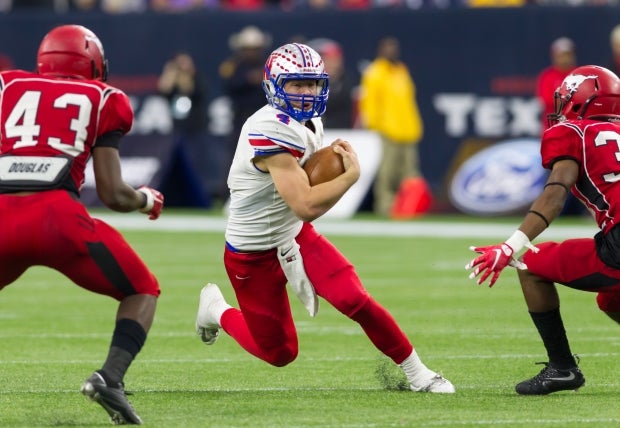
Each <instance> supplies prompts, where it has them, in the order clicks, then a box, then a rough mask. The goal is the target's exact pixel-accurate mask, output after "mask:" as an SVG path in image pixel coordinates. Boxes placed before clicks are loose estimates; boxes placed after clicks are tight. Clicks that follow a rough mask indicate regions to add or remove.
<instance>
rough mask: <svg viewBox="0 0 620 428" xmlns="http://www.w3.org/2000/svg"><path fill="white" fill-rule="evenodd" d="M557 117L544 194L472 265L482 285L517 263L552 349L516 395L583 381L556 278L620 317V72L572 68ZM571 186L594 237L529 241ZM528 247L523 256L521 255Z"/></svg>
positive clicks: (544, 147) (545, 151)
mask: <svg viewBox="0 0 620 428" xmlns="http://www.w3.org/2000/svg"><path fill="white" fill-rule="evenodd" d="M549 119H550V122H551V123H552V124H553V126H552V127H551V128H549V129H548V130H546V131H545V133H544V134H543V137H542V143H541V154H542V163H543V166H544V167H545V168H548V169H550V170H551V173H550V175H549V178H548V181H547V184H546V185H545V188H544V191H543V192H542V194H541V195H540V196H539V197H538V198H537V199H536V201H534V203H533V204H532V207H531V209H530V211H528V213H527V215H526V216H525V218H524V220H523V222H522V223H521V225H520V226H519V228H518V230H517V231H516V232H515V233H514V234H513V235H512V236H511V237H510V238H509V239H508V240H506V241H505V242H504V243H502V244H498V245H491V246H486V247H472V248H471V249H472V250H473V251H475V252H477V253H479V254H480V255H479V256H478V257H476V258H475V259H473V260H472V261H471V262H470V263H469V264H468V265H467V266H466V268H467V269H473V271H472V272H471V274H470V278H472V279H473V278H475V277H477V276H478V275H480V277H479V279H478V284H482V283H483V282H484V281H485V280H486V279H487V278H488V277H489V276H491V275H492V276H491V279H490V282H489V286H490V287H491V286H493V284H494V283H495V281H496V280H497V278H498V277H499V274H500V273H501V271H502V269H504V268H505V267H506V266H513V267H516V268H517V269H518V274H519V281H520V282H521V288H522V290H523V294H524V296H525V301H526V303H527V307H528V310H529V313H530V315H531V317H532V320H533V321H534V324H535V325H536V328H537V330H538V332H539V334H540V336H541V338H542V341H543V344H544V346H545V348H546V350H547V355H548V357H549V363H547V364H546V366H545V368H544V369H543V370H542V371H541V372H540V373H539V374H538V375H536V376H534V377H533V378H531V379H528V380H525V381H523V382H521V383H519V384H517V386H516V391H517V392H518V393H519V394H525V395H543V394H549V393H552V392H556V391H561V390H567V389H577V388H579V387H581V386H582V385H583V384H584V383H585V378H584V376H583V374H582V373H581V370H580V369H579V368H578V367H577V362H576V361H575V357H574V356H573V354H572V353H571V350H570V346H569V343H568V339H567V337H566V332H565V330H564V324H563V322H562V318H561V316H560V300H559V296H558V292H557V290H556V287H555V283H558V284H562V285H565V286H568V287H571V288H574V289H577V290H583V291H591V292H595V293H597V296H596V301H597V303H598V306H599V308H600V310H602V311H603V312H604V313H605V314H606V315H607V316H609V318H611V319H612V320H614V321H616V322H618V323H620V227H617V226H618V221H619V220H620V79H619V78H618V77H617V76H616V75H615V74H614V73H612V72H611V71H609V70H607V69H605V68H602V67H598V66H593V65H590V66H583V67H578V68H577V69H575V70H574V71H573V72H572V73H571V74H569V75H568V76H567V77H566V78H565V79H564V81H563V82H562V85H561V86H560V87H559V88H558V89H557V90H556V91H555V113H554V114H551V115H550V116H549ZM569 192H572V193H573V194H574V195H575V196H576V197H577V198H578V199H579V200H580V201H581V202H582V203H583V204H584V205H585V206H586V207H587V208H588V209H589V210H590V211H591V212H592V213H593V215H594V218H595V219H596V222H597V224H598V226H599V228H600V231H599V232H598V233H597V234H596V235H595V236H594V237H593V238H583V239H569V240H566V241H564V242H561V243H557V242H544V243H541V244H537V245H536V246H533V245H532V244H531V243H530V241H531V240H532V239H534V238H536V237H537V236H538V235H540V233H542V232H543V231H544V230H545V228H547V227H548V226H549V224H550V223H551V222H552V221H553V220H554V219H555V218H556V217H557V216H558V214H559V213H560V212H561V210H562V208H563V205H564V202H565V201H566V198H567V196H568V193H569ZM523 248H528V249H529V250H528V251H526V252H525V254H523V257H521V258H520V259H517V258H516V254H517V253H518V252H519V251H521V250H522V249H523Z"/></svg>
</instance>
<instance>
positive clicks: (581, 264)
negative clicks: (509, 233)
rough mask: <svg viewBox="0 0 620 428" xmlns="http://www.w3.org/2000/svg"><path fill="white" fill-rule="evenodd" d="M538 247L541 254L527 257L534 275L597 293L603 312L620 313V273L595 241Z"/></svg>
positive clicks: (588, 239)
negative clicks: (604, 258) (606, 260)
mask: <svg viewBox="0 0 620 428" xmlns="http://www.w3.org/2000/svg"><path fill="white" fill-rule="evenodd" d="M536 247H538V248H539V250H540V251H539V252H538V253H533V252H532V251H528V252H526V253H525V254H524V255H523V262H524V263H525V264H526V265H527V268H528V270H529V271H530V272H532V273H533V274H535V275H537V276H539V277H541V278H543V279H546V280H549V281H552V282H556V283H558V284H564V285H566V286H568V287H571V288H574V289H577V290H583V291H591V292H597V293H598V294H597V296H596V301H597V303H598V306H599V308H600V309H601V310H603V311H608V312H620V270H618V269H614V268H612V267H609V266H607V265H606V264H605V263H603V262H602V261H601V259H600V258H599V257H598V255H597V253H596V247H595V244H594V239H593V238H582V239H568V240H566V241H564V242H561V243H557V242H543V243H541V244H536Z"/></svg>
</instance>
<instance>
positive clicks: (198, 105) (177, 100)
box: [157, 51, 209, 205]
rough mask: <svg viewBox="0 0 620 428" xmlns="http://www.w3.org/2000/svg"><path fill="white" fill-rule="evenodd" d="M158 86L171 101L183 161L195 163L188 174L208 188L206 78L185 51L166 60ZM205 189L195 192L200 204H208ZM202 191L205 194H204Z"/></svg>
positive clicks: (190, 164) (175, 134) (175, 130)
mask: <svg viewBox="0 0 620 428" xmlns="http://www.w3.org/2000/svg"><path fill="white" fill-rule="evenodd" d="M157 86H158V90H159V93H160V94H161V95H163V96H164V97H166V99H168V101H169V104H170V112H171V115H172V120H173V132H174V135H173V138H174V139H175V142H176V143H177V144H178V146H177V148H178V149H179V150H180V153H181V154H183V156H182V157H181V160H183V161H184V162H187V163H188V164H189V166H191V170H190V169H189V168H188V169H187V170H186V172H185V173H186V175H187V176H188V177H194V178H196V180H195V182H196V185H197V184H198V181H199V180H201V181H202V182H203V183H202V186H201V187H203V188H206V185H205V181H206V179H207V178H206V177H205V176H203V175H204V174H202V172H203V171H204V165H206V164H207V160H208V158H207V156H208V155H209V153H208V146H207V143H208V139H207V89H208V88H207V84H206V80H205V78H204V77H203V76H202V74H201V73H200V72H199V71H198V69H197V68H196V65H195V63H194V59H193V58H192V56H191V55H190V54H189V53H188V52H184V51H181V52H178V53H176V54H175V55H174V56H173V57H172V58H171V59H170V60H169V61H167V62H166V64H165V65H164V67H163V70H162V73H161V74H160V76H159V80H158V84H157ZM199 174H200V175H201V176H199ZM202 190H203V189H200V190H198V189H196V191H194V192H193V193H194V195H192V198H195V200H196V201H197V202H196V204H197V205H205V204H207V202H206V201H207V200H208V195H206V194H202ZM198 193H201V194H200V196H198ZM173 203H174V202H173Z"/></svg>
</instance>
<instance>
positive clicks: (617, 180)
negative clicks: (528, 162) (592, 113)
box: [541, 120, 620, 232]
mask: <svg viewBox="0 0 620 428" xmlns="http://www.w3.org/2000/svg"><path fill="white" fill-rule="evenodd" d="M541 155H542V164H543V167H545V168H549V169H551V167H552V166H553V163H554V162H556V161H559V160H562V159H574V160H575V161H577V163H578V164H579V166H580V172H579V178H578V180H577V183H576V184H575V185H574V186H573V188H572V189H571V190H572V193H573V194H574V195H575V196H576V197H577V198H579V200H581V201H582V202H583V203H584V204H585V205H586V206H587V207H588V208H590V209H591V210H592V211H593V212H594V214H595V217H596V222H597V223H598V225H599V227H600V228H601V230H603V231H604V232H607V231H609V229H611V228H612V227H613V226H615V225H616V224H617V223H618V220H619V216H620V124H619V123H613V122H600V121H594V120H580V121H577V120H575V121H567V122H562V123H559V124H557V125H555V126H552V127H551V128H549V129H547V130H546V131H545V133H544V134H543V138H542V143H541Z"/></svg>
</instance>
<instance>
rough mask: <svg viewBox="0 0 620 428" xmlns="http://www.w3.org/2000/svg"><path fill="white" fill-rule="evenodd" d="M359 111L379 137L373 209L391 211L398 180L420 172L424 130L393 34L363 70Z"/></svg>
mask: <svg viewBox="0 0 620 428" xmlns="http://www.w3.org/2000/svg"><path fill="white" fill-rule="evenodd" d="M359 112H360V118H361V122H362V125H363V126H365V127H366V128H368V129H370V130H373V131H376V132H377V133H378V134H379V135H380V136H381V141H382V148H383V155H382V159H381V165H380V166H379V171H378V173H377V177H376V179H375V183H374V189H373V190H374V211H375V213H377V214H379V215H390V213H391V211H392V205H393V203H394V199H395V197H396V193H397V192H398V190H399V188H400V186H401V183H403V181H404V180H405V179H409V178H415V177H421V175H422V174H421V171H420V165H419V164H420V161H419V154H418V143H419V142H420V140H421V139H422V135H423V131H424V127H423V123H422V117H421V116H420V111H419V108H418V104H417V101H416V87H415V83H414V81H413V78H412V76H411V74H410V72H409V68H408V67H407V66H406V65H405V63H403V62H402V61H401V59H400V42H399V41H398V40H397V39H396V38H394V37H385V38H383V39H381V40H380V41H379V43H378V48H377V55H376V58H375V60H374V61H373V62H371V63H370V65H369V66H368V67H367V68H366V69H365V70H364V72H363V73H362V81H361V85H360V99H359Z"/></svg>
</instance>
